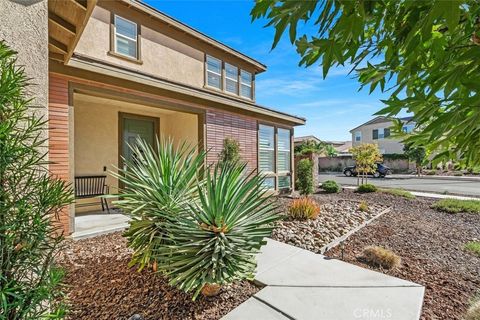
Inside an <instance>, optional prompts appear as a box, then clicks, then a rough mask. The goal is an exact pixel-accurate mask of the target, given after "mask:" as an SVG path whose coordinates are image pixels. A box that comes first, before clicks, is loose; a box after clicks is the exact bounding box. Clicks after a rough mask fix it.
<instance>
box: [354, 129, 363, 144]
mask: <svg viewBox="0 0 480 320" xmlns="http://www.w3.org/2000/svg"><path fill="white" fill-rule="evenodd" d="M354 138H355V142H360V141H362V132H361V131H355V133H354Z"/></svg>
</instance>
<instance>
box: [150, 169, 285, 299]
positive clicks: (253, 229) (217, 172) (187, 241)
mask: <svg viewBox="0 0 480 320" xmlns="http://www.w3.org/2000/svg"><path fill="white" fill-rule="evenodd" d="M245 168H246V164H239V163H223V164H217V165H216V166H215V168H213V170H212V173H211V174H208V175H207V176H206V178H205V182H204V183H203V184H199V185H198V186H197V190H198V192H197V195H198V201H197V202H192V203H190V204H189V205H188V207H186V208H185V210H184V212H183V214H180V215H177V216H176V219H175V220H169V221H168V222H167V224H168V226H167V230H168V234H169V236H170V238H171V241H170V243H169V245H168V246H165V247H163V250H161V255H163V256H164V257H165V258H166V257H168V259H159V261H161V262H162V264H161V265H160V266H159V267H160V268H161V269H162V271H163V272H165V274H166V275H167V277H168V278H169V280H170V284H171V285H174V286H177V287H178V288H180V289H182V290H184V291H186V292H189V291H193V292H194V295H193V298H194V299H195V298H196V297H197V295H198V294H199V293H200V292H201V290H202V288H203V287H204V286H206V285H211V284H215V285H223V284H226V283H230V282H233V281H235V280H240V279H251V278H253V275H254V271H255V267H256V262H255V253H257V252H258V250H259V249H260V247H261V246H262V245H264V244H266V241H265V237H267V236H269V235H270V234H271V232H272V230H273V227H274V221H276V220H277V219H278V218H279V215H277V213H276V208H275V207H274V206H273V205H272V201H271V199H270V198H269V197H268V196H267V190H266V189H265V188H264V187H263V186H262V183H263V180H264V178H262V177H260V176H259V175H257V174H256V173H254V172H252V173H250V174H245Z"/></svg>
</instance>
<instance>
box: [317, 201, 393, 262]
mask: <svg viewBox="0 0 480 320" xmlns="http://www.w3.org/2000/svg"><path fill="white" fill-rule="evenodd" d="M391 210H392V209H391V207H389V208H386V209H385V210H383V211H381V212H380V213H379V214H377V215H376V216H375V217H373V218H371V219H370V220H367V221H365V222H364V223H362V224H360V225H358V226H357V227H355V228H354V229H352V230H350V231H348V232H347V233H345V234H344V235H343V236H340V237H338V238H336V239H335V240H333V241H332V242H330V243H328V244H326V245H324V246H323V247H322V248H321V249H320V254H324V253H325V252H327V251H328V250H330V249H332V248H335V247H336V246H338V245H339V244H341V243H342V242H344V241H345V240H347V239H348V237H350V236H351V235H352V234H354V233H355V232H357V231H359V230H360V229H362V228H364V227H366V226H368V225H369V224H371V223H372V222H373V221H375V220H376V219H378V218H380V217H381V216H383V215H384V214H385V213H388V212H390V211H391Z"/></svg>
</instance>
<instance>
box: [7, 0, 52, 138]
mask: <svg viewBox="0 0 480 320" xmlns="http://www.w3.org/2000/svg"><path fill="white" fill-rule="evenodd" d="M47 19H48V7H47V0H25V1H11V0H1V1H0V41H5V43H6V44H7V45H8V46H9V47H10V48H12V49H13V50H15V51H16V52H17V59H18V60H17V64H18V65H22V66H24V67H25V72H26V74H27V76H28V77H29V78H31V79H32V80H31V83H32V85H31V86H29V87H28V88H27V92H28V96H29V97H31V98H33V99H34V100H33V104H35V105H36V106H40V107H41V108H40V109H35V112H36V113H37V114H38V115H39V116H42V117H44V118H45V119H46V118H47V117H48V109H47V103H48V22H47ZM46 135H47V133H46V131H45V137H46Z"/></svg>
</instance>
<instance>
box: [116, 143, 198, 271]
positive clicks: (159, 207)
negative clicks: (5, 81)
mask: <svg viewBox="0 0 480 320" xmlns="http://www.w3.org/2000/svg"><path fill="white" fill-rule="evenodd" d="M129 147H130V148H131V151H132V154H133V155H134V157H133V160H130V161H129V160H126V159H124V164H125V167H124V168H123V169H118V173H112V175H114V176H115V177H116V178H117V179H118V180H119V182H120V183H121V185H122V188H121V190H120V194H119V196H120V198H119V200H117V201H114V204H115V205H117V206H118V207H119V208H121V209H122V211H124V212H125V213H126V214H128V215H129V216H130V217H131V218H132V220H131V221H130V227H129V228H128V230H127V231H126V232H125V234H124V235H125V237H127V239H128V245H129V247H130V248H132V249H133V250H134V253H133V257H132V261H131V265H138V267H139V269H140V270H141V269H143V268H144V267H145V266H148V265H151V264H152V263H153V265H154V266H155V265H156V258H157V256H156V254H155V252H156V251H157V250H158V248H159V247H160V246H162V245H164V244H165V241H168V237H166V234H165V222H166V221H167V220H169V219H173V218H174V217H175V216H176V215H177V214H178V213H179V212H181V211H182V210H183V209H182V208H184V207H186V206H187V205H188V204H189V203H190V202H192V201H195V199H196V197H197V195H196V193H197V187H196V186H197V183H198V179H197V178H198V176H199V175H200V174H201V170H203V163H204V159H205V153H204V152H197V151H196V149H195V148H194V147H189V146H188V145H186V144H185V143H183V144H181V145H180V146H179V147H178V148H175V147H174V145H173V142H172V141H171V140H162V141H161V142H159V141H158V140H157V144H156V146H151V145H150V144H148V143H147V142H145V141H143V140H141V139H138V140H137V141H136V143H135V144H134V145H132V146H129Z"/></svg>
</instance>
